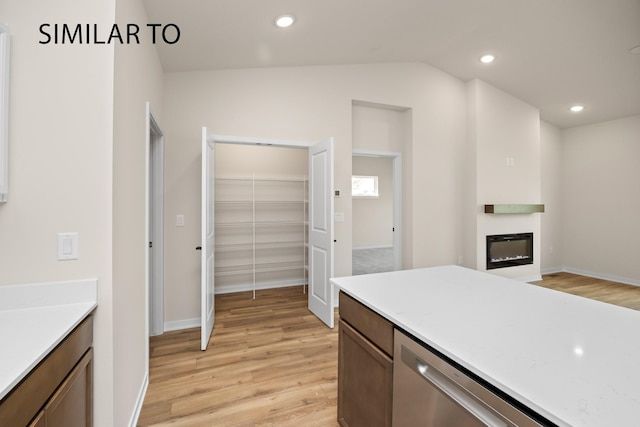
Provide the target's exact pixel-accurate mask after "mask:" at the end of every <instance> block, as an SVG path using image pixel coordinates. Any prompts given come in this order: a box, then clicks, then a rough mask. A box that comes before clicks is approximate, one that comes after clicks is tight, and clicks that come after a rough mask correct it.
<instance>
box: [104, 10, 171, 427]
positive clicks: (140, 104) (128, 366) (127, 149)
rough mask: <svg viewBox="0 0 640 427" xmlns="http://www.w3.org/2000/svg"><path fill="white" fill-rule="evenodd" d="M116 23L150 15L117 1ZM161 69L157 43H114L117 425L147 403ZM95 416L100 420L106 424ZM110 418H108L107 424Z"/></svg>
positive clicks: (142, 19)
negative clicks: (153, 134) (151, 160)
mask: <svg viewBox="0 0 640 427" xmlns="http://www.w3.org/2000/svg"><path fill="white" fill-rule="evenodd" d="M116 19H117V22H119V23H123V24H127V23H137V24H138V25H139V26H140V27H142V26H143V25H144V24H146V23H147V22H148V20H147V17H146V12H145V10H144V7H143V4H142V0H133V1H132V0H118V2H117V6H116ZM162 76H163V74H162V68H161V66H160V61H159V59H158V56H157V54H156V51H155V48H154V46H153V45H152V44H151V43H142V44H140V45H136V44H132V45H116V49H115V76H114V78H115V83H114V142H113V170H114V173H113V310H114V316H113V336H114V342H113V350H112V351H113V420H114V421H113V424H112V425H113V426H126V425H129V423H130V422H131V417H132V416H133V414H134V412H135V411H136V405H141V404H142V400H141V399H142V394H141V393H142V391H143V390H142V389H143V387H144V384H145V380H146V375H147V369H148V368H147V366H148V354H147V345H148V339H149V338H148V335H147V327H146V325H147V316H148V314H147V312H146V310H145V307H146V304H147V294H146V283H145V280H146V274H147V272H146V264H145V260H146V256H147V253H148V240H147V236H146V232H145V231H146V226H145V220H146V211H145V203H146V195H145V190H146V171H145V165H146V160H147V146H146V145H147V144H146V136H147V135H146V103H147V101H149V102H150V103H151V109H152V110H153V113H154V115H155V117H156V119H157V120H158V122H159V124H160V127H162V96H161V95H162ZM99 418H100V417H98V416H96V424H98V423H101V422H102V421H101V420H99ZM104 425H107V424H104Z"/></svg>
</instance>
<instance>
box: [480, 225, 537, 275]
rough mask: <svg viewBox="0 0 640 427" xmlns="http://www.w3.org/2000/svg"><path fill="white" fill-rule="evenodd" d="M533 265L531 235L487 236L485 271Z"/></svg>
mask: <svg viewBox="0 0 640 427" xmlns="http://www.w3.org/2000/svg"><path fill="white" fill-rule="evenodd" d="M526 264H533V233H517V234H496V235H493V236H487V270H491V269H494V268H504V267H514V266H518V265H526Z"/></svg>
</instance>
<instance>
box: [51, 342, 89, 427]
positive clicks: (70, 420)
mask: <svg viewBox="0 0 640 427" xmlns="http://www.w3.org/2000/svg"><path fill="white" fill-rule="evenodd" d="M92 370H93V349H89V350H88V351H87V352H86V353H85V355H84V356H83V357H82V359H80V361H79V362H78V364H77V365H76V367H75V368H73V371H71V373H70V374H69V376H68V377H67V378H66V379H65V380H64V382H63V383H62V385H61V386H60V387H59V388H58V390H57V391H56V392H55V394H54V395H53V396H52V397H51V400H49V402H48V403H47V405H46V406H45V408H44V412H45V414H44V415H45V418H46V420H47V424H46V425H47V427H70V426H73V427H82V426H86V427H90V426H92V425H93V416H92V410H93V407H92V405H93V403H92V401H93V399H92V392H93V391H92V390H93V386H92V383H93V373H92Z"/></svg>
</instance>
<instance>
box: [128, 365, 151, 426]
mask: <svg viewBox="0 0 640 427" xmlns="http://www.w3.org/2000/svg"><path fill="white" fill-rule="evenodd" d="M148 387H149V373H148V372H147V373H146V374H145V375H144V380H143V381H142V387H141V388H140V393H138V399H137V401H136V406H135V408H134V410H133V414H132V415H131V421H129V427H136V425H138V419H139V418H140V412H141V411H142V404H143V403H144V397H145V396H146V395H147V388H148Z"/></svg>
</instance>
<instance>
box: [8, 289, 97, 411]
mask: <svg viewBox="0 0 640 427" xmlns="http://www.w3.org/2000/svg"><path fill="white" fill-rule="evenodd" d="M97 286H98V285H97V280H95V279H91V280H78V281H70V282H56V283H38V284H28V285H8V286H0V343H2V350H0V400H2V399H4V397H5V396H6V395H7V394H9V393H10V392H11V390H12V389H13V388H14V387H15V386H16V385H17V384H18V383H19V382H20V381H22V379H23V378H25V377H26V376H27V375H28V374H29V372H31V370H32V369H33V368H35V367H36V365H38V363H40V362H41V361H42V360H43V359H44V358H45V357H46V356H47V355H48V354H49V353H50V352H51V350H53V349H54V348H55V347H56V346H57V345H58V344H60V342H62V340H63V339H64V338H65V337H66V336H67V335H68V334H69V333H70V332H71V331H72V330H73V329H74V328H75V327H76V326H77V325H79V324H80V322H82V320H84V319H85V318H86V317H87V316H88V315H89V314H90V313H91V312H92V311H93V310H94V309H95V308H96V306H97Z"/></svg>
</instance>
